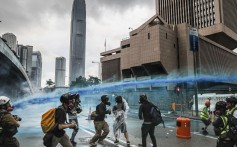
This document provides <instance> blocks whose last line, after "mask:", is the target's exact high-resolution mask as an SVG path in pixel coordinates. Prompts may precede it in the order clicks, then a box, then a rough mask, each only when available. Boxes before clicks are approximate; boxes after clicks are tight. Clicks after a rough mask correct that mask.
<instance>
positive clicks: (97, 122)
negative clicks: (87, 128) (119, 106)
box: [89, 95, 111, 146]
mask: <svg viewBox="0 0 237 147" xmlns="http://www.w3.org/2000/svg"><path fill="white" fill-rule="evenodd" d="M106 105H108V106H110V102H109V97H108V96H107V95H102V96H101V103H100V104H99V105H97V106H96V117H95V119H94V126H95V135H94V136H93V138H92V139H91V140H90V142H89V144H90V145H91V146H96V142H97V141H98V143H99V144H102V145H104V141H103V140H104V139H105V138H106V136H107V135H108V134H109V125H108V123H107V122H106V121H105V115H106V114H111V110H110V109H108V110H107V108H106ZM102 131H103V133H102Z"/></svg>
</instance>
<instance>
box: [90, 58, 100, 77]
mask: <svg viewBox="0 0 237 147" xmlns="http://www.w3.org/2000/svg"><path fill="white" fill-rule="evenodd" d="M92 63H97V64H98V78H99V79H100V80H102V77H101V66H100V62H96V61H92Z"/></svg>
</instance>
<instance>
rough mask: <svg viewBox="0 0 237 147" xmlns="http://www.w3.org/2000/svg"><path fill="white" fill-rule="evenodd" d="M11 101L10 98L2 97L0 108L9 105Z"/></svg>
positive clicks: (0, 98) (0, 97)
mask: <svg viewBox="0 0 237 147" xmlns="http://www.w3.org/2000/svg"><path fill="white" fill-rule="evenodd" d="M9 101H10V98H8V97H6V96H0V106H2V105H5V104H7V103H8V102H9Z"/></svg>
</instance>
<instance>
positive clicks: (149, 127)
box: [138, 95, 157, 147]
mask: <svg viewBox="0 0 237 147" xmlns="http://www.w3.org/2000/svg"><path fill="white" fill-rule="evenodd" d="M139 103H140V104H141V105H140V108H139V113H138V116H139V119H140V120H142V119H143V120H144V122H143V124H142V127H141V131H142V146H143V147H146V146H147V145H146V138H147V135H148V134H149V135H150V137H151V141H152V144H153V147H157V145H156V137H155V135H154V133H155V126H154V125H153V124H152V121H151V114H150V110H151V107H152V106H154V107H156V106H155V105H154V104H152V103H151V102H149V101H148V100H147V96H146V95H140V98H139Z"/></svg>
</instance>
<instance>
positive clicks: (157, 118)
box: [150, 105, 165, 128]
mask: <svg viewBox="0 0 237 147" xmlns="http://www.w3.org/2000/svg"><path fill="white" fill-rule="evenodd" d="M150 115H151V122H152V124H153V125H154V126H157V125H159V124H160V123H163V127H164V128H165V123H164V121H163V119H162V116H161V112H160V110H159V109H158V108H157V107H156V106H154V105H153V106H152V107H151V110H150Z"/></svg>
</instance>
